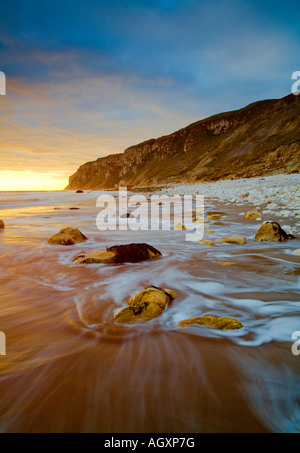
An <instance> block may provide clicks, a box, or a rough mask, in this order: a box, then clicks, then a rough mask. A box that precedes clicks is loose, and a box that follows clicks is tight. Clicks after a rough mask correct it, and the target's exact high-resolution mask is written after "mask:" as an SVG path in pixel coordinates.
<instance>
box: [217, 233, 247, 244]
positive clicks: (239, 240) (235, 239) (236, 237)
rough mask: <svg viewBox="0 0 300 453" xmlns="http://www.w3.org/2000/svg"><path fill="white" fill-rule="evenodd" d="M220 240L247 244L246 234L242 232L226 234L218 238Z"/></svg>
mask: <svg viewBox="0 0 300 453" xmlns="http://www.w3.org/2000/svg"><path fill="white" fill-rule="evenodd" d="M218 241H219V242H223V243H225V242H228V243H230V244H246V243H247V240H246V238H245V237H244V236H241V235H240V234H233V235H231V236H226V237H224V238H220V239H218Z"/></svg>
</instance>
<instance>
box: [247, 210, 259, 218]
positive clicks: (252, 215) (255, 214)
mask: <svg viewBox="0 0 300 453" xmlns="http://www.w3.org/2000/svg"><path fill="white" fill-rule="evenodd" d="M245 219H246V220H256V219H262V213H261V212H260V211H259V210H258V209H251V211H248V212H247V214H246V215H245Z"/></svg>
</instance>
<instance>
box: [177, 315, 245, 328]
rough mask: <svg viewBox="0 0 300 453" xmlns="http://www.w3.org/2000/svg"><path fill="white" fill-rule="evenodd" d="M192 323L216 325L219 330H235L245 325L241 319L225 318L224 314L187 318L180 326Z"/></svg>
mask: <svg viewBox="0 0 300 453" xmlns="http://www.w3.org/2000/svg"><path fill="white" fill-rule="evenodd" d="M192 324H198V325H200V326H209V327H214V328H215V329H219V330H234V329H241V328H242V327H244V326H243V324H241V323H240V321H237V320H236V319H233V318H223V317H222V316H200V317H197V318H190V319H185V320H183V321H180V323H179V326H180V327H187V326H189V325H192Z"/></svg>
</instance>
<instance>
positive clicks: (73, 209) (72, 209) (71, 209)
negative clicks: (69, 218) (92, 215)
mask: <svg viewBox="0 0 300 453" xmlns="http://www.w3.org/2000/svg"><path fill="white" fill-rule="evenodd" d="M77 209H80V208H69V210H70V211H75V210H77Z"/></svg>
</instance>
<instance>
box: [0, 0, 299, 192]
mask: <svg viewBox="0 0 300 453" xmlns="http://www.w3.org/2000/svg"><path fill="white" fill-rule="evenodd" d="M297 3H298V2H297V1H293V0H289V1H288V2H283V1H282V0H280V1H276V0H273V1H269V0H266V1H264V0H260V1H257V0H253V1H245V0H210V1H202V0H152V1H151V0H147V1H146V0H105V1H102V0H61V1H60V2H57V1H55V2H54V1H53V0H51V1H49V0H43V1H42V2H41V1H40V0H26V1H25V0H0V71H3V72H4V73H5V76H6V95H5V96H4V95H0V190H38V189H41V190H46V189H48V190H51V189H56V190H60V189H63V188H64V187H65V186H66V185H67V183H68V177H69V176H70V175H71V174H73V173H74V172H75V171H76V169H77V168H78V167H79V166H80V165H82V164H84V163H85V162H87V161H91V160H95V159H97V158H98V157H102V156H106V155H108V154H112V153H117V152H123V151H124V150H125V149H126V148H127V147H129V146H131V145H134V144H137V143H139V142H142V141H144V140H148V139H150V138H156V137H160V136H162V135H167V134H169V133H171V132H174V131H175V130H178V129H180V128H182V127H185V126H187V125H188V124H190V123H192V122H194V121H198V120H200V119H202V118H205V117H208V116H210V115H213V114H215V113H220V112H223V111H229V110H235V109H238V108H242V107H244V106H245V105H247V104H249V103H251V102H255V101H258V100H262V99H270V98H280V97H283V96H286V95H288V94H290V92H291V86H292V83H293V82H292V80H291V76H292V73H293V72H294V71H297V70H298V71H299V70H300V58H299V57H300V50H299V49H300V26H299V23H300V7H299V4H297Z"/></svg>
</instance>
